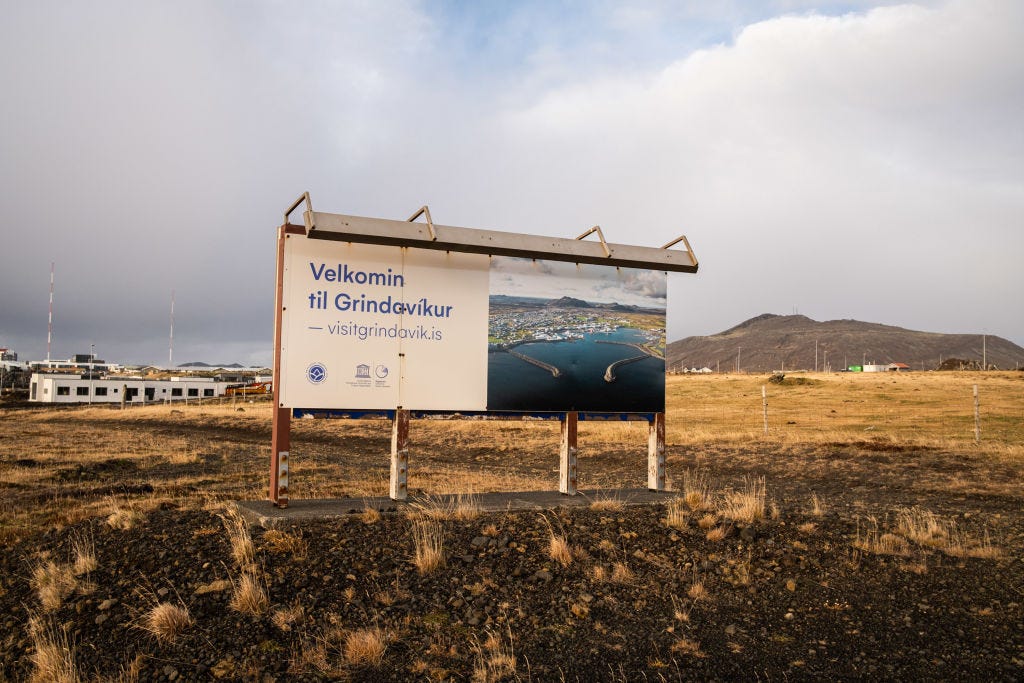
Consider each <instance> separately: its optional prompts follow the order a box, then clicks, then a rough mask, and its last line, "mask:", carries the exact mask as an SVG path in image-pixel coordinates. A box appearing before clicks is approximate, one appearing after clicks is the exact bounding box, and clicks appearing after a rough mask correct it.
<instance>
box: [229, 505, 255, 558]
mask: <svg viewBox="0 0 1024 683" xmlns="http://www.w3.org/2000/svg"><path fill="white" fill-rule="evenodd" d="M221 518H222V519H223V520H224V529H225V530H226V531H227V533H228V542H229V543H230V544H231V557H232V559H234V561H235V565H237V566H238V567H239V568H240V569H243V570H244V569H245V568H247V567H250V566H252V565H253V563H254V562H255V560H256V546H255V545H254V544H253V542H252V535H251V534H250V533H249V524H248V522H246V521H245V518H244V517H242V515H241V514H240V513H239V512H238V510H237V509H235V508H234V507H229V508H228V509H227V510H226V511H225V512H224V514H223V515H221Z"/></svg>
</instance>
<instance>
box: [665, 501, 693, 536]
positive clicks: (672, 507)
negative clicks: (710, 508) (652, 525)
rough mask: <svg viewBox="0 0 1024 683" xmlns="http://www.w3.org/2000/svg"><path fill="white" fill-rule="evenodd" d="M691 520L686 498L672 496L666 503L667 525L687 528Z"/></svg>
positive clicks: (674, 527) (675, 527) (673, 527)
mask: <svg viewBox="0 0 1024 683" xmlns="http://www.w3.org/2000/svg"><path fill="white" fill-rule="evenodd" d="M689 521H690V512H689V510H688V509H687V503H686V500H685V499H684V498H672V499H671V500H669V501H668V503H667V504H666V505H665V525H666V526H668V527H670V528H672V529H685V528H686V526H687V524H688V523H689Z"/></svg>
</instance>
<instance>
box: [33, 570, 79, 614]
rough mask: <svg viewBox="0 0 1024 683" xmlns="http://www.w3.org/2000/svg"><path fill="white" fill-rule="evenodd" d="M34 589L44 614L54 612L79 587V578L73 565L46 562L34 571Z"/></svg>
mask: <svg viewBox="0 0 1024 683" xmlns="http://www.w3.org/2000/svg"><path fill="white" fill-rule="evenodd" d="M31 583H32V588H33V590H35V592H36V597H38V598H39V603H40V605H42V608H43V611H44V612H52V611H54V610H56V609H59V608H60V606H61V605H63V604H64V600H66V599H67V598H68V596H70V595H71V594H72V593H73V592H74V591H75V589H76V588H77V587H78V577H77V576H76V575H75V569H74V567H73V566H72V565H67V564H63V563H60V562H55V561H54V560H46V561H45V562H41V563H39V564H37V565H36V566H35V567H34V568H33V570H32V579H31Z"/></svg>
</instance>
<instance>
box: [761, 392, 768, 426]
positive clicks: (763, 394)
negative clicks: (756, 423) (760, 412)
mask: <svg viewBox="0 0 1024 683" xmlns="http://www.w3.org/2000/svg"><path fill="white" fill-rule="evenodd" d="M761 404H762V407H763V409H764V435H765V436H768V390H767V389H766V388H765V385H763V384H762V385H761Z"/></svg>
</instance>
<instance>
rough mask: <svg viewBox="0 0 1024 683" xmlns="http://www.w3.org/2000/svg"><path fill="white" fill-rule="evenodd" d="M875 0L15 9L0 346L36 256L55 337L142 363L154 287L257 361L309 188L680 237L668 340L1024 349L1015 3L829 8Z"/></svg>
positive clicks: (6, 25)
mask: <svg viewBox="0 0 1024 683" xmlns="http://www.w3.org/2000/svg"><path fill="white" fill-rule="evenodd" d="M875 4H877V3H865V4H864V5H860V4H854V5H850V4H848V3H815V4H814V6H817V7H819V8H824V10H823V11H827V12H828V13H829V14H827V15H826V14H816V13H813V12H812V11H811V10H810V9H808V7H809V3H802V2H799V3H797V2H791V1H789V0H786V1H784V2H779V3H774V4H763V3H753V4H750V5H747V4H744V3H728V4H727V5H726V6H724V7H720V6H715V7H710V6H709V5H707V4H706V3H661V2H636V3H627V4H623V3H612V4H602V3H597V4H594V5H589V6H587V7H585V8H582V9H579V8H575V9H574V8H572V7H570V6H568V5H559V4H551V3H525V4H516V5H510V6H489V9H488V8H481V7H477V6H473V5H469V6H465V5H443V6H432V5H422V4H420V3H415V2H408V3H406V2H379V3H377V2H372V3H371V2H351V3H345V4H344V5H341V6H339V5H336V4H334V3H317V2H312V3H303V5H302V7H301V10H296V8H294V7H292V6H290V5H286V4H278V3H271V2H267V3H262V2H260V3H251V4H246V5H245V6H244V7H242V6H236V5H231V4H211V3H204V2H183V3H173V4H149V3H116V2H101V3H51V2H38V3H15V4H13V5H11V6H10V7H9V8H7V12H6V13H5V21H4V22H3V23H2V24H0V87H2V88H3V89H4V92H5V93H6V94H7V96H6V97H4V98H2V99H0V179H2V180H3V183H4V190H3V192H2V193H0V213H2V215H3V216H4V221H5V228H4V238H5V249H4V257H5V258H4V260H3V263H2V266H0V286H2V288H3V291H4V292H5V301H4V305H3V307H2V308H0V345H9V346H13V347H14V348H15V349H17V350H19V352H20V353H21V354H22V356H23V357H41V356H42V355H43V352H44V351H45V347H44V344H45V337H46V308H47V297H48V292H47V289H48V280H49V264H50V262H51V261H55V262H56V264H57V268H56V270H57V275H56V277H57V298H56V304H55V307H56V317H55V325H54V335H55V349H54V355H55V357H56V356H65V357H66V356H68V355H70V354H72V353H75V352H84V350H85V349H87V348H88V345H89V344H90V343H96V345H97V352H98V353H100V352H102V355H104V356H106V357H107V358H108V359H111V360H123V361H148V362H158V361H161V360H162V359H164V358H166V355H167V348H166V346H167V343H166V341H165V339H166V332H167V330H168V322H169V321H168V313H169V310H168V309H169V299H170V292H171V290H174V291H175V292H176V311H175V314H176V328H175V344H176V347H177V348H178V350H176V352H175V357H182V358H186V357H187V358H188V360H217V361H220V360H237V358H225V357H223V354H219V353H215V350H216V349H217V348H223V349H225V350H227V349H230V350H232V353H233V354H234V353H237V354H242V355H247V356H250V357H263V358H264V359H265V360H267V361H269V357H270V344H271V331H272V320H273V317H272V316H273V310H272V308H273V274H272V273H273V258H274V255H273V244H274V229H275V227H276V225H278V224H279V223H280V221H281V219H282V216H281V212H282V210H283V208H284V207H285V206H287V204H288V203H290V202H291V201H292V199H294V198H295V197H296V196H298V195H299V194H300V193H301V192H302V191H303V190H310V192H311V194H312V197H313V203H314V207H315V208H316V209H317V210H322V211H336V212H340V213H352V214H357V215H371V216H381V217H387V218H405V217H406V216H408V215H409V214H410V213H412V211H413V210H414V209H416V208H418V207H419V206H421V205H423V204H424V203H428V204H429V205H430V208H431V212H432V215H433V218H434V220H435V221H437V222H438V223H441V224H447V225H464V226H468V227H478V228H494V229H504V230H511V231H516V232H526V233H533V234H546V235H554V236H561V237H573V236H575V235H578V234H579V233H580V232H582V231H583V230H585V229H587V228H589V227H590V226H592V225H594V224H600V225H601V226H602V229H603V230H604V232H605V235H606V236H607V238H608V239H609V241H611V242H619V243H629V244H640V245H646V246H657V245H660V244H664V243H665V242H667V241H669V240H670V239H672V238H674V237H676V236H677V235H678V234H679V233H685V234H686V235H687V236H688V237H689V239H690V242H691V244H692V245H693V247H694V250H695V252H696V255H697V256H698V258H699V259H700V261H701V271H700V273H699V274H697V275H696V276H690V275H672V276H671V277H670V278H669V290H670V293H669V321H670V323H669V338H671V339H675V338H678V337H681V336H684V335H688V334H708V333H713V332H717V331H720V330H722V329H725V328H727V327H730V326H732V325H734V324H735V323H737V322H739V321H740V320H742V319H744V318H747V317H752V316H754V315H757V314H760V313H763V312H790V310H791V309H792V308H799V309H800V311H801V312H803V313H806V314H808V315H811V316H814V317H818V318H846V317H855V318H859V319H863V320H870V321H877V322H887V323H892V324H899V325H905V326H908V327H916V328H918V329H928V330H934V331H951V332H952V331H969V332H977V331H981V330H987V331H988V332H989V333H990V334H1001V335H1003V336H1008V337H1010V338H1013V339H1015V340H1016V341H1018V342H1024V319H1021V317H1020V316H1017V315H1014V314H1013V312H1008V311H1007V302H1010V301H1014V300H1015V299H1016V298H1017V297H1018V296H1019V292H1020V291H1024V275H1021V271H1020V270H1019V268H1018V267H1017V264H1016V261H1015V255H1016V254H1017V253H1020V252H1021V251H1022V249H1024V233H1022V232H1021V231H1020V230H1019V224H1020V217H1021V216H1022V215H1024V128H1022V127H1021V126H1020V123H1019V118H1020V112H1021V111H1024V60H1021V59H1020V48H1019V45H1021V44H1022V43H1024V35H1022V34H1024V5H1021V4H1020V3H1017V2H1012V1H1010V0H1005V1H996V0H981V1H980V2H974V1H972V2H963V1H961V2H936V3H932V2H929V3H926V4H905V5H893V6H881V7H875V8H873V9H866V10H863V11H855V12H850V13H847V14H838V12H843V11H846V9H844V8H847V7H849V6H854V7H868V8H870V7H872V6H873V5H875ZM709 7H710V8H709ZM786 12H790V14H786ZM531 27H534V28H531ZM25 237H27V238H28V239H27V240H25ZM9 245H15V246H9ZM638 286H640V285H639V284H638ZM642 289H643V288H642V286H641V289H640V291H642ZM243 349H248V350H247V351H243ZM200 355H202V356H208V357H206V358H200V357H199V356H200ZM215 356H220V357H219V358H215Z"/></svg>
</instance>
